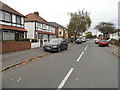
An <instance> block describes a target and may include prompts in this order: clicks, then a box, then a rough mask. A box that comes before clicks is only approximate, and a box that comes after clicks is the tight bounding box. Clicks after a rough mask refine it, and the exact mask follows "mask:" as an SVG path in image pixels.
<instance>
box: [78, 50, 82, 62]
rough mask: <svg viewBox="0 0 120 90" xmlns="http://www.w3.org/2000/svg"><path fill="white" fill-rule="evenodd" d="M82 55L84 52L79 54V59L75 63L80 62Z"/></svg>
mask: <svg viewBox="0 0 120 90" xmlns="http://www.w3.org/2000/svg"><path fill="white" fill-rule="evenodd" d="M83 54H84V51H83V52H82V53H81V55H80V56H79V58H78V59H77V62H79V61H80V59H81V57H82V55H83Z"/></svg>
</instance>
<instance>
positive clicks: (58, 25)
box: [49, 22, 66, 29]
mask: <svg viewBox="0 0 120 90" xmlns="http://www.w3.org/2000/svg"><path fill="white" fill-rule="evenodd" d="M49 23H50V24H51V25H53V26H54V27H56V28H63V29H66V28H65V27H64V26H62V25H60V24H58V23H56V22H49Z"/></svg>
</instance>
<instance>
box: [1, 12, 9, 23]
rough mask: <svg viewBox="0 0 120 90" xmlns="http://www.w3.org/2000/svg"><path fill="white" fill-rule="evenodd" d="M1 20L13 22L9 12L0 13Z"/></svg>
mask: <svg viewBox="0 0 120 90" xmlns="http://www.w3.org/2000/svg"><path fill="white" fill-rule="evenodd" d="M0 20H4V21H8V22H11V14H10V13H8V12H4V11H0Z"/></svg>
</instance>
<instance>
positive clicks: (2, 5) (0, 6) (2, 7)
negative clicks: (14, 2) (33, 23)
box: [0, 1, 24, 17]
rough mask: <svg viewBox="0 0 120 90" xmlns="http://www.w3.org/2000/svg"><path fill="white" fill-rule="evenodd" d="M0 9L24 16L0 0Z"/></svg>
mask: <svg viewBox="0 0 120 90" xmlns="http://www.w3.org/2000/svg"><path fill="white" fill-rule="evenodd" d="M0 10H4V11H7V12H10V13H13V14H16V15H19V16H22V17H24V15H22V14H21V13H19V12H18V11H16V10H14V9H13V8H11V7H9V6H8V5H6V4H5V3H3V2H1V1H0Z"/></svg>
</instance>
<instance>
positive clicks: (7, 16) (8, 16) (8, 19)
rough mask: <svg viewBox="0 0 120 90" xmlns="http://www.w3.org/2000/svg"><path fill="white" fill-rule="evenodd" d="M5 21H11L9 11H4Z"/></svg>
mask: <svg viewBox="0 0 120 90" xmlns="http://www.w3.org/2000/svg"><path fill="white" fill-rule="evenodd" d="M5 21H8V22H11V15H10V13H7V12H5Z"/></svg>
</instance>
